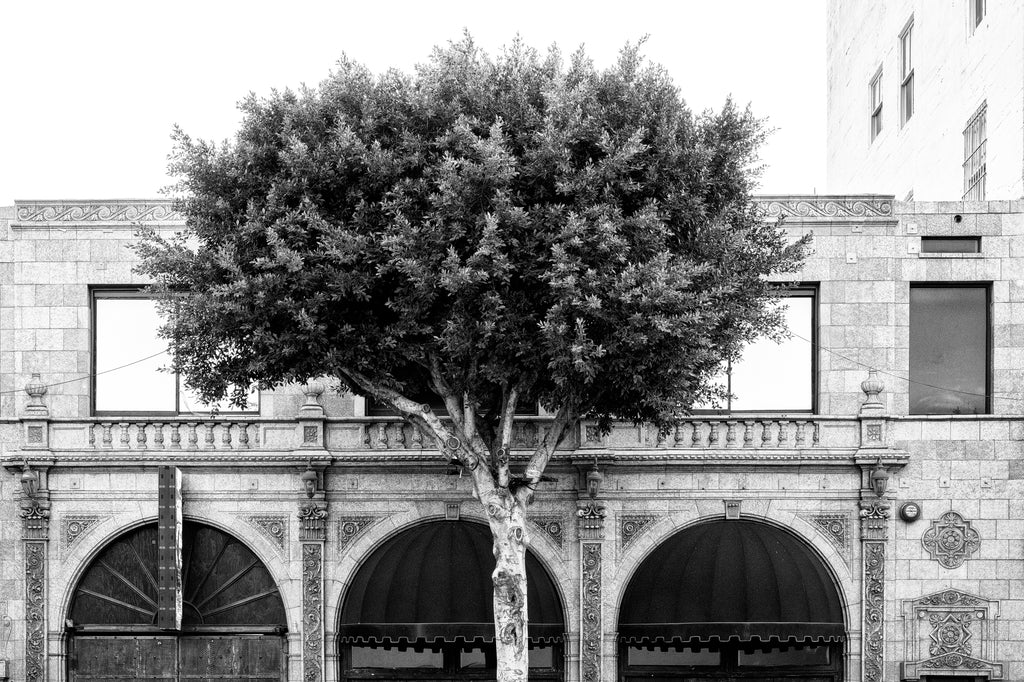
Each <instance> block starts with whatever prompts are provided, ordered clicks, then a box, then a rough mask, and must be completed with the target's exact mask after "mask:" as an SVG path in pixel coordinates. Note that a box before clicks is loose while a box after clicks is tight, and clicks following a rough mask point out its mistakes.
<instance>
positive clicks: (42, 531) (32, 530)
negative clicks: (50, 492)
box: [19, 497, 50, 540]
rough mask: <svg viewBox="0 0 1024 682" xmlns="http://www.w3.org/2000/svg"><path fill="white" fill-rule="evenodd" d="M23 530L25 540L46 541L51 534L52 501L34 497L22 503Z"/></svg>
mask: <svg viewBox="0 0 1024 682" xmlns="http://www.w3.org/2000/svg"><path fill="white" fill-rule="evenodd" d="M19 516H21V529H22V538H23V539H25V540H46V539H48V538H49V534H50V501H49V500H47V499H45V498H43V499H40V498H37V497H33V498H30V499H23V500H22V502H21V511H20V512H19Z"/></svg>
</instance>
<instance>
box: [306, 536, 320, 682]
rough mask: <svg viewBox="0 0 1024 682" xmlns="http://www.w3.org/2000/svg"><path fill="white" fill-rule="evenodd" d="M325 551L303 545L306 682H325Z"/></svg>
mask: <svg viewBox="0 0 1024 682" xmlns="http://www.w3.org/2000/svg"><path fill="white" fill-rule="evenodd" d="M323 550H324V547H323V545H322V544H320V543H319V542H315V543H314V542H311V543H304V544H303V545H302V671H303V672H302V677H303V680H305V682H320V681H321V680H323V665H324V664H323V655H324V628H323V606H324V584H323Z"/></svg>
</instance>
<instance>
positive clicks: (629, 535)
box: [619, 514, 658, 549]
mask: <svg viewBox="0 0 1024 682" xmlns="http://www.w3.org/2000/svg"><path fill="white" fill-rule="evenodd" d="M657 520H658V517H656V516H648V515H645V514H627V515H624V516H621V517H619V547H621V548H622V549H626V548H628V547H629V546H630V545H632V544H633V542H635V541H636V539H637V538H638V537H640V536H641V535H643V534H644V533H645V532H647V530H648V529H649V528H650V527H651V525H652V524H653V523H654V522H655V521H657Z"/></svg>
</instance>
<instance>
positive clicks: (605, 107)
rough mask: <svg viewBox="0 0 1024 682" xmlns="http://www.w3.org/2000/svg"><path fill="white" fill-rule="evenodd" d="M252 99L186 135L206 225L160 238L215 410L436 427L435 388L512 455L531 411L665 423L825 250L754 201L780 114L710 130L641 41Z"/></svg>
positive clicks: (470, 47)
mask: <svg viewBox="0 0 1024 682" xmlns="http://www.w3.org/2000/svg"><path fill="white" fill-rule="evenodd" d="M240 106H241V109H242V112H243V115H244V116H243V121H242V124H241V128H240V130H239V131H238V133H237V136H236V137H235V139H234V140H233V141H230V142H225V143H223V144H221V145H215V144H212V143H209V142H206V141H197V140H193V139H191V138H190V137H189V136H188V135H186V134H185V133H184V132H183V131H181V130H179V129H176V131H175V134H174V138H175V149H174V152H173V154H172V157H171V170H172V172H173V173H174V174H175V175H176V176H177V177H178V178H179V183H178V185H177V188H176V189H177V191H178V193H179V194H180V197H181V198H180V205H181V208H182V210H183V212H184V214H185V215H186V218H187V229H186V230H185V232H184V234H183V235H181V236H180V237H178V238H171V239H164V238H162V237H160V236H159V235H158V234H156V233H155V232H148V233H143V235H142V240H141V242H140V243H139V245H138V247H137V248H138V251H139V253H140V255H141V257H142V263H141V265H140V268H139V269H140V271H141V272H143V273H145V274H147V275H150V276H151V277H152V278H153V279H154V280H155V281H156V282H157V286H158V288H160V289H162V290H163V291H165V292H169V293H173V294H187V295H185V296H176V297H175V299H174V304H173V306H169V307H168V308H167V310H168V313H169V314H170V324H169V325H168V326H167V327H166V328H165V330H164V333H165V334H166V335H167V336H168V337H169V338H170V339H171V340H172V353H173V365H174V368H175V369H176V370H177V371H179V372H181V373H182V374H183V375H184V376H185V377H186V380H187V383H188V384H189V385H190V386H191V387H192V388H194V389H196V390H197V391H198V392H199V393H200V394H201V395H202V396H203V397H204V398H207V399H214V398H220V397H222V396H223V395H225V394H226V393H230V392H231V391H232V390H234V397H235V398H236V399H241V398H242V396H243V394H244V392H245V387H248V386H251V385H252V384H254V383H256V384H259V385H260V386H261V387H264V388H266V387H270V386H274V385H279V384H282V383H285V382H293V381H303V380H305V379H307V378H310V377H317V376H328V377H333V378H335V379H336V380H337V381H338V382H340V385H341V386H342V387H344V388H346V389H349V390H351V391H354V392H356V393H359V394H363V395H370V396H373V397H374V398H376V399H377V400H379V401H382V402H383V403H385V404H387V405H391V406H393V407H395V408H397V409H398V410H400V411H401V412H402V413H403V414H405V416H406V417H407V418H409V419H411V420H414V421H416V423H418V424H421V425H422V426H424V427H425V429H426V430H427V431H428V432H429V431H430V426H431V425H430V424H426V423H425V422H423V414H429V410H426V409H425V408H421V407H420V403H421V402H423V401H424V397H425V396H432V397H436V398H437V399H438V401H439V402H443V403H444V405H445V406H446V408H447V411H448V413H449V414H450V415H451V416H452V420H453V423H452V428H454V429H455V430H456V431H457V432H458V433H456V435H457V437H460V438H462V439H463V440H466V441H472V440H474V439H477V438H479V439H480V445H481V446H482V449H483V450H484V451H490V453H491V454H492V455H493V453H494V452H495V451H497V450H498V449H500V448H501V446H502V443H503V442H504V443H506V444H507V438H503V437H502V435H503V432H504V431H506V430H507V429H510V428H511V426H510V423H509V424H505V423H504V422H505V421H508V422H510V421H511V419H510V418H509V419H507V420H506V419H503V417H511V414H512V413H513V412H514V411H515V409H516V407H517V406H522V405H533V404H540V405H541V406H543V407H544V408H545V409H546V410H548V411H549V412H551V413H553V414H554V415H556V422H557V423H559V424H562V425H569V424H572V423H574V422H575V421H577V420H578V419H580V418H584V417H586V418H594V419H598V420H600V421H601V423H602V424H603V425H607V424H608V423H609V421H610V420H612V419H623V420H633V421H649V422H653V423H655V424H658V425H660V426H663V427H664V426H666V425H668V424H670V423H672V421H673V420H674V419H676V418H677V417H678V416H679V415H680V414H682V413H685V412H686V411H687V410H688V409H689V408H690V407H691V406H692V405H693V404H695V403H696V402H699V401H702V400H706V399H707V398H708V397H709V396H711V395H712V394H713V393H714V391H715V390H716V389H715V388H714V387H713V384H712V383H711V382H710V381H709V379H710V378H711V377H712V376H713V375H714V374H715V372H716V371H717V370H718V368H719V367H720V365H721V363H722V361H723V359H725V358H727V357H730V356H735V355H736V354H737V352H738V351H739V349H740V348H741V347H742V346H743V344H745V343H747V342H749V341H751V340H753V339H754V338H755V337H757V336H758V335H762V334H764V333H769V332H772V331H773V330H774V331H777V330H778V326H779V318H778V315H777V313H776V312H775V311H773V310H772V308H771V306H769V305H768V303H769V301H770V299H771V298H772V297H773V296H774V295H775V294H776V290H777V286H776V285H774V284H771V283H770V282H769V281H768V279H766V278H767V276H770V275H775V274H778V273H784V272H788V271H792V270H793V269H794V268H795V266H797V265H798V264H799V262H800V260H801V258H802V251H803V243H802V242H799V243H796V244H790V245H787V243H786V241H785V238H784V236H783V235H782V234H781V231H780V230H779V229H778V227H777V226H776V225H773V224H770V223H767V222H765V221H764V220H763V216H762V215H760V214H759V212H758V210H757V209H756V207H755V205H754V204H753V202H752V201H751V190H752V189H753V187H754V186H755V182H756V177H757V172H758V167H757V149H758V146H759V144H760V143H761V142H762V140H763V139H764V137H765V134H766V131H765V127H764V124H763V122H762V121H761V120H759V119H757V118H756V117H755V116H754V115H753V114H752V113H751V112H750V111H749V109H748V110H741V109H739V108H737V107H736V106H735V105H734V104H733V103H732V102H731V101H729V102H726V104H725V106H724V107H723V108H722V110H721V111H719V112H705V113H703V114H699V115H695V114H694V113H692V112H691V111H690V110H689V109H688V108H687V106H686V104H685V102H684V101H683V100H682V99H681V97H680V95H679V92H678V91H677V89H676V87H675V86H674V84H673V82H672V80H671V78H670V77H669V75H668V73H666V71H665V70H664V69H663V68H661V67H659V66H656V65H652V64H650V63H648V62H647V61H646V60H645V59H644V58H643V56H642V54H641V52H640V49H639V46H636V45H627V46H626V47H625V48H624V49H623V50H622V51H621V54H620V56H619V59H618V61H617V62H616V63H615V64H614V65H613V66H611V67H610V68H607V69H604V70H600V69H598V68H596V67H595V65H594V64H593V62H592V61H591V60H590V59H589V58H588V57H587V56H586V55H585V53H584V52H583V51H582V50H580V51H577V52H576V53H574V54H573V55H572V56H571V57H570V58H569V59H568V60H566V59H564V58H563V57H562V55H561V54H560V53H559V51H558V50H557V49H555V48H552V49H551V50H549V51H548V52H547V53H546V54H543V55H542V54H540V53H538V52H537V51H535V50H533V49H530V48H529V47H527V46H525V45H524V44H522V42H520V41H518V40H517V41H515V42H514V43H513V44H512V45H511V46H510V47H509V48H507V49H506V50H504V51H503V52H502V53H501V54H500V55H498V56H497V57H496V58H492V57H490V56H488V55H487V54H485V53H484V52H483V51H482V50H480V49H479V48H478V47H477V46H476V45H475V44H474V42H473V41H472V39H471V38H470V37H469V36H465V37H464V38H463V39H462V40H460V41H458V42H454V43H451V44H449V45H448V46H446V47H441V48H435V50H434V52H433V54H432V55H431V56H430V58H429V60H428V61H427V62H426V63H424V64H422V65H420V66H419V67H417V69H416V71H415V73H414V74H412V75H410V74H406V73H402V72H399V71H395V70H392V71H388V72H387V73H384V74H382V75H380V76H374V75H373V74H371V73H370V72H369V71H368V70H367V69H366V68H364V67H363V66H361V65H359V64H357V63H356V62H354V61H352V60H349V59H347V58H343V59H342V60H341V61H340V62H339V63H338V65H337V68H336V70H335V71H334V72H333V73H332V74H331V76H330V77H329V78H328V79H327V80H326V81H324V82H323V83H322V84H320V86H319V87H317V88H312V89H310V88H303V89H301V90H299V91H298V92H293V91H290V90H285V91H281V92H273V93H271V94H270V95H269V96H265V97H257V96H255V95H251V96H250V97H248V98H247V99H246V100H245V101H244V102H243V103H242V104H241V105H240ZM232 387H235V388H234V389H232ZM559 420H560V421H559ZM560 437H561V434H559V438H560ZM549 445H551V447H553V446H554V444H549ZM481 454H483V453H481ZM531 468H532V471H531V474H538V475H539V473H540V472H539V470H538V469H537V467H531Z"/></svg>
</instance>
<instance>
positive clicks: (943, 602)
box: [901, 589, 1003, 680]
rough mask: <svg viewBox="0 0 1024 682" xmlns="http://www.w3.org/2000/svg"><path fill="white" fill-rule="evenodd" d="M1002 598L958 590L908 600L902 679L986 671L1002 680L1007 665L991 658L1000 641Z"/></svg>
mask: <svg viewBox="0 0 1024 682" xmlns="http://www.w3.org/2000/svg"><path fill="white" fill-rule="evenodd" d="M998 604H999V603H998V602H997V601H994V600H988V599H984V598H982V597H978V596H975V595H972V594H967V593H966V592H961V591H959V590H955V589H948V590H943V591H942V592H936V593H935V594H930V595H927V596H924V597H920V598H918V599H914V600H909V601H904V602H903V623H904V636H905V640H906V642H907V647H908V650H907V653H908V656H909V659H910V660H908V661H906V662H904V663H903V664H902V670H901V677H902V678H903V679H905V680H917V679H920V678H921V676H922V675H949V676H957V675H965V674H966V675H971V674H974V675H984V676H986V677H987V678H988V679H992V680H998V679H1002V678H1003V665H1002V664H1000V663H996V662H994V661H991V660H988V659H989V657H990V656H991V655H992V653H993V652H994V651H995V646H996V641H997V640H998V637H997V633H996V628H995V621H996V618H997V617H998Z"/></svg>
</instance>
